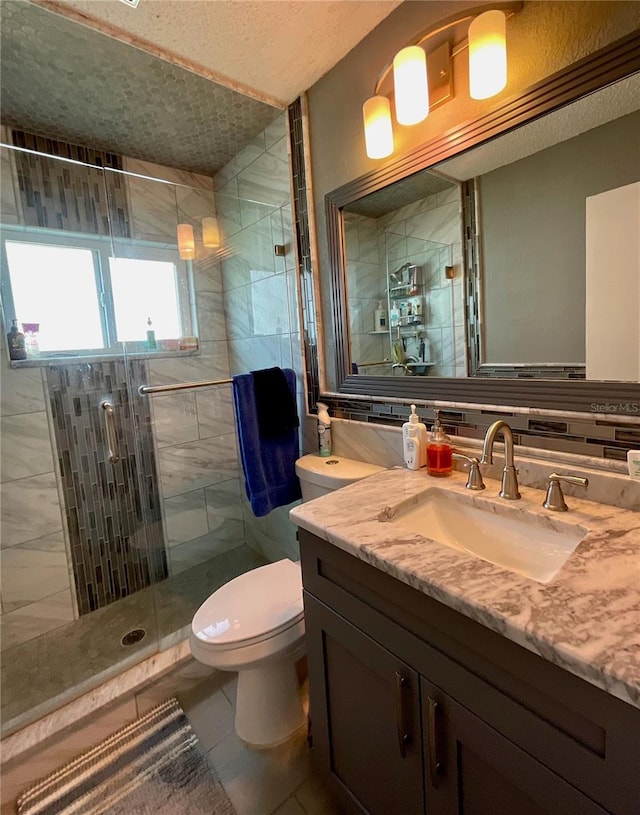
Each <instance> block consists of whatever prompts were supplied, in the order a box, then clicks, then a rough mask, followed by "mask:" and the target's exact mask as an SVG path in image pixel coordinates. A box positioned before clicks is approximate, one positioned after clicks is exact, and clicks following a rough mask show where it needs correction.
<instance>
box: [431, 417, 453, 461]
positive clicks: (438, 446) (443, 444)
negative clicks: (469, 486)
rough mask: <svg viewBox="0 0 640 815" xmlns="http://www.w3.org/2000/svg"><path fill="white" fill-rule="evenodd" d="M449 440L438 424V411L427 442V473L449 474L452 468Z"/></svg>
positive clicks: (451, 449)
mask: <svg viewBox="0 0 640 815" xmlns="http://www.w3.org/2000/svg"><path fill="white" fill-rule="evenodd" d="M452 452H453V448H452V447H451V440H450V439H449V436H447V434H446V433H445V432H444V428H443V427H442V425H441V424H440V415H439V411H437V410H436V421H435V423H434V425H433V427H432V428H431V433H430V434H429V440H428V442H427V472H428V473H429V475H435V476H443V475H449V473H450V472H451V471H452V470H453V458H452V455H451V454H452Z"/></svg>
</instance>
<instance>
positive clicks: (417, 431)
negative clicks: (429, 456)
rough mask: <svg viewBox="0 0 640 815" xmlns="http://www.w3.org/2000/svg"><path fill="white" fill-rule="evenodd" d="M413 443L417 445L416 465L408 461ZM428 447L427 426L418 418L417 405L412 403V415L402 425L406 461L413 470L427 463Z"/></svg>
mask: <svg viewBox="0 0 640 815" xmlns="http://www.w3.org/2000/svg"><path fill="white" fill-rule="evenodd" d="M412 443H413V444H414V445H415V447H416V454H415V461H416V466H415V467H412V466H411V465H410V464H409V463H408V459H409V458H410V455H411V448H412ZM426 447H427V428H426V427H425V426H424V424H423V423H422V422H421V421H420V419H419V418H418V414H417V413H416V406H415V405H411V415H410V416H409V421H408V422H405V423H404V424H403V425H402V450H403V454H404V462H405V464H406V465H407V467H409V469H411V470H418V469H419V468H420V467H424V465H425V464H426Z"/></svg>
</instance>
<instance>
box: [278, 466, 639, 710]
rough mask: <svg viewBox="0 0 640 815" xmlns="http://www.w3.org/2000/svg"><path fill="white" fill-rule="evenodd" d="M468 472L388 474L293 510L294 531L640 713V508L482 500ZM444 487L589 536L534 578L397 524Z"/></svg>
mask: <svg viewBox="0 0 640 815" xmlns="http://www.w3.org/2000/svg"><path fill="white" fill-rule="evenodd" d="M465 482H466V476H465V474H463V473H458V472H454V473H452V474H451V475H450V476H448V477H446V478H432V477H430V476H429V475H427V473H426V471H424V470H420V471H411V470H406V469H404V468H394V469H392V470H385V471H384V472H381V473H379V474H377V475H373V476H371V477H369V478H366V479H364V480H363V481H359V482H357V483H355V484H352V485H351V486H349V487H344V488H343V489H341V490H337V491H336V492H333V493H330V494H328V495H325V496H322V497H321V498H317V499H315V500H314V501H310V502H308V503H305V504H301V505H299V506H297V507H296V508H295V509H293V510H291V513H290V517H291V520H292V521H293V523H295V524H297V525H298V526H300V527H301V528H302V529H306V530H307V531H309V532H312V533H314V534H315V535H317V536H318V537H320V538H322V539H324V540H326V541H328V542H329V543H332V544H334V545H335V546H338V547H339V548H340V549H343V550H344V551H346V552H349V553H350V554H352V555H355V556H356V557H357V558H359V559H360V560H363V561H366V562H367V563H369V564H371V565H373V566H375V567H376V568H377V569H380V571H383V572H387V573H388V574H390V575H392V576H393V577H395V578H397V579H398V580H401V581H402V582H403V583H406V584H407V585H409V586H412V587H413V588H415V589H418V590H419V591H421V592H423V593H424V594H427V595H428V596H429V597H433V598H434V599H436V600H439V601H440V602H442V603H444V604H445V605H447V606H450V607H451V608H454V609H456V610H457V611H459V612H461V613H462V614H464V615H466V616H467V617H470V618H471V619H474V620H477V621H478V622H480V623H482V624H483V625H485V626H487V627H488V628H490V629H492V630H494V631H496V632H498V633H499V634H502V635H503V636H505V637H508V638H509V639H510V640H513V641H514V642H516V643H518V644H519V645H522V646H523V647H525V648H527V649H529V650H530V651H533V652H535V653H536V654H539V655H540V656H542V657H543V658H544V659H546V660H548V661H550V662H553V663H555V664H556V665H559V666H560V667H561V668H564V669H566V670H568V671H570V672H571V673H573V674H575V675H577V676H579V677H581V678H583V679H585V680H586V681H588V682H590V683H592V684H593V685H597V686H598V687H601V688H603V689H604V690H606V691H607V692H609V693H611V694H612V695H613V696H617V697H618V698H620V699H622V700H624V701H625V702H628V703H630V704H632V705H633V706H634V707H638V708H640V511H639V512H632V511H630V510H625V509H620V508H618V507H614V506H609V505H606V504H598V503H595V502H592V501H586V500H581V499H579V498H575V497H567V503H568V504H569V511H568V512H550V511H548V510H545V509H544V508H543V507H542V501H543V498H544V493H543V492H542V491H541V490H536V489H532V488H529V487H521V488H520V492H521V494H522V498H521V500H519V501H507V500H505V499H503V498H499V497H498V491H499V482H497V481H494V480H489V479H486V484H487V489H486V490H484V491H483V492H481V493H472V492H471V491H469V490H466V489H465V487H464V485H465ZM434 487H440V488H442V489H445V490H447V491H448V492H450V493H453V494H457V495H459V496H460V497H461V499H462V500H464V501H470V502H472V503H476V504H478V505H479V506H482V507H483V508H485V509H488V510H489V511H491V512H494V513H497V514H505V513H513V512H518V513H521V512H524V513H532V514H534V515H535V516H536V518H535V523H539V524H540V525H541V526H546V527H548V528H562V527H563V526H564V525H566V524H568V523H569V524H576V525H579V526H580V527H582V528H583V529H585V530H586V531H587V534H586V536H585V537H584V539H583V540H582V541H581V542H580V543H579V544H578V546H577V548H576V549H575V551H574V552H573V553H572V554H571V555H570V556H569V558H568V560H567V561H566V563H565V564H564V566H563V567H562V568H561V570H560V571H559V572H558V574H557V575H556V576H555V577H554V578H552V580H551V581H550V582H548V583H540V582H537V581H535V580H531V579H528V578H526V577H522V576H520V575H518V574H516V573H514V572H510V571H506V570H504V569H501V568H500V567H498V566H495V565H494V564H493V563H489V562H488V561H484V560H481V559H480V558H477V557H474V556H472V555H468V554H466V553H463V552H459V551H456V550H454V549H451V548H449V547H448V546H444V545H442V544H439V543H437V542H435V541H433V540H431V539H429V538H425V537H422V536H421V535H419V534H416V533H414V532H410V531H407V530H406V529H403V528H402V527H400V526H398V525H395V524H391V523H389V521H390V520H392V519H393V518H394V517H397V516H398V515H400V514H402V513H404V512H406V511H407V510H408V509H410V508H412V507H414V506H415V505H417V504H418V503H419V502H420V500H421V498H423V497H424V494H425V493H426V491H427V490H429V489H432V488H434Z"/></svg>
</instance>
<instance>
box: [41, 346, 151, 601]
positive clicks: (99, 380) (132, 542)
mask: <svg viewBox="0 0 640 815" xmlns="http://www.w3.org/2000/svg"><path fill="white" fill-rule="evenodd" d="M127 367H128V370H127ZM46 376H47V387H48V396H49V400H50V404H51V415H52V423H53V428H54V433H55V439H56V448H57V453H58V460H59V466H60V475H61V479H62V487H63V492H64V511H65V515H66V519H67V527H68V530H69V538H70V544H71V559H72V564H73V575H74V579H75V585H76V592H77V598H78V610H79V613H80V614H81V615H82V614H87V613H89V612H90V611H94V610H95V609H97V608H102V607H104V606H107V605H109V603H113V602H115V601H116V600H119V599H121V598H122V597H126V596H127V595H129V594H132V593H133V592H135V591H138V590H140V589H142V588H144V587H145V586H149V585H150V584H151V583H155V582H157V581H159V580H162V579H164V578H165V577H166V576H167V561H166V554H165V549H164V539H163V535H162V524H161V516H160V497H159V494H158V478H157V475H156V463H155V456H154V452H153V437H152V424H151V414H150V411H149V402H148V400H145V399H135V400H131V399H130V396H129V388H128V381H129V382H131V381H132V382H135V383H136V385H138V384H143V383H145V382H146V381H147V376H146V366H145V363H144V361H142V360H137V361H129V362H128V363H125V362H124V361H122V360H116V361H111V362H100V363H82V364H79V363H70V364H68V365H52V366H50V367H49V368H48V369H47V372H46ZM106 398H109V399H110V400H111V401H112V403H113V405H114V409H115V413H116V428H117V437H118V446H119V454H120V461H118V462H117V463H115V464H112V463H110V462H109V460H108V451H107V443H106V433H105V426H104V415H103V410H102V408H101V407H100V403H101V402H102V401H103V400H104V399H106ZM136 436H137V440H138V448H139V450H138V451H137V450H136Z"/></svg>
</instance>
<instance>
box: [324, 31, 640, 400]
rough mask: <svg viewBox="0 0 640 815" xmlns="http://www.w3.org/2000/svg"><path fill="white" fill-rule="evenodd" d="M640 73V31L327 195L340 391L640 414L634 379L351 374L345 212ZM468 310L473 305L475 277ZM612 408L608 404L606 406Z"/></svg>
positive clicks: (639, 393)
mask: <svg viewBox="0 0 640 815" xmlns="http://www.w3.org/2000/svg"><path fill="white" fill-rule="evenodd" d="M639 71H640V31H634V32H632V33H631V34H628V35H627V36H625V37H623V38H621V39H619V40H617V41H615V42H614V43H611V44H610V45H608V46H605V47H604V48H602V49H600V50H599V51H596V52H594V53H593V54H590V55H589V56H588V57H585V58H584V59H582V60H580V61H578V62H576V63H573V64H572V65H569V66H567V67H566V68H564V69H562V70H561V71H558V72H557V73H555V74H552V75H551V76H550V77H547V78H546V79H544V80H542V81H541V82H538V83H537V84H535V85H533V86H531V87H530V88H528V89H527V90H526V91H524V92H523V93H522V94H521V95H519V96H515V97H512V98H510V99H507V100H506V101H504V102H501V103H500V104H498V105H497V106H496V107H495V108H493V109H492V110H490V111H489V112H488V113H486V114H484V115H483V116H481V117H479V118H478V119H475V120H472V121H469V122H466V123H464V124H462V125H459V126H457V127H455V128H453V129H452V130H449V131H448V132H446V133H444V134H443V135H441V136H439V137H438V138H436V139H434V140H432V141H430V142H427V143H426V144H423V145H421V146H420V147H418V148H417V149H416V150H414V151H412V152H410V153H408V154H406V155H403V156H400V157H398V158H395V159H392V160H390V161H389V162H387V163H385V164H384V165H382V166H381V167H380V168H377V169H375V170H372V171H371V172H369V173H365V174H364V175H362V176H360V177H359V178H356V179H355V180H354V181H351V182H349V183H347V184H344V185H343V186H342V187H339V188H338V189H336V190H333V191H332V192H330V193H328V194H327V195H326V196H325V211H326V219H327V239H328V248H329V262H330V272H331V277H330V287H331V317H332V319H333V323H334V326H335V341H336V345H335V364H336V368H335V374H336V378H335V381H336V382H337V383H338V391H339V393H340V394H344V395H348V394H352V395H357V396H359V397H363V396H369V397H380V398H383V399H385V398H386V399H394V398H402V399H403V400H406V399H417V400H425V401H430V402H446V403H449V404H455V403H463V404H465V405H479V406H482V405H500V406H502V405H505V406H506V405H512V406H517V407H529V408H541V409H545V410H553V409H555V410H560V411H562V412H563V413H567V412H577V413H589V414H595V413H600V414H616V415H618V414H621V415H626V414H628V413H629V412H630V413H631V414H632V415H637V414H638V413H640V401H639V400H640V384H638V383H633V382H606V381H589V380H585V379H571V380H557V379H556V380H548V379H514V378H509V379H507V378H493V377H491V378H489V377H466V378H459V379H458V378H449V379H445V378H437V377H402V378H399V377H383V376H362V375H360V374H358V375H354V374H351V373H350V368H349V365H350V352H349V348H350V344H349V320H348V313H349V311H348V304H347V296H346V291H347V288H346V253H345V239H344V228H343V217H342V210H343V209H345V208H346V207H348V206H349V205H350V204H353V203H354V202H355V201H357V200H358V199H359V198H362V197H364V196H365V195H369V194H371V193H373V192H377V191H378V190H380V189H382V188H384V187H387V186H389V185H390V184H394V183H395V182H397V181H401V180H402V179H404V178H407V177H408V176H410V175H413V174H414V173H417V172H419V171H421V170H426V169H429V168H431V167H434V166H435V165H437V164H439V163H440V162H442V161H444V160H445V159H448V158H451V157H453V156H455V155H458V154H460V153H463V152H465V151H467V150H469V149H471V148H472V147H475V146H476V145H478V144H481V143H482V142H484V141H488V140H489V139H493V138H496V137H497V136H500V135H502V134H503V133H507V132H508V131H510V130H514V129H515V128H517V127H520V126H521V125H523V124H526V123H527V122H530V121H533V120H534V119H537V118H539V117H541V116H544V115H545V114H547V113H551V112H552V111H554V110H557V109H559V108H561V107H564V106H565V105H568V104H570V103H571V102H575V101H577V100H578V99H580V98H582V97H583V96H586V95H588V94H590V93H593V92H595V91H597V90H600V89H601V88H604V87H606V86H607V85H610V84H612V83H614V82H617V81H618V80H621V79H624V78H626V77H628V76H631V75H632V74H635V73H637V72H639ZM465 289H466V294H465V300H466V303H465V309H468V308H469V290H468V280H467V281H465ZM325 393H326V391H325ZM605 407H606V408H607V409H604V410H601V409H600V408H605Z"/></svg>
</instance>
